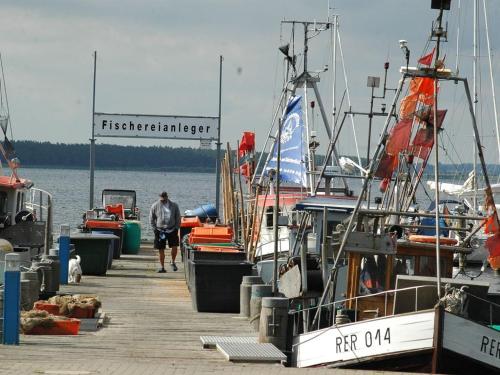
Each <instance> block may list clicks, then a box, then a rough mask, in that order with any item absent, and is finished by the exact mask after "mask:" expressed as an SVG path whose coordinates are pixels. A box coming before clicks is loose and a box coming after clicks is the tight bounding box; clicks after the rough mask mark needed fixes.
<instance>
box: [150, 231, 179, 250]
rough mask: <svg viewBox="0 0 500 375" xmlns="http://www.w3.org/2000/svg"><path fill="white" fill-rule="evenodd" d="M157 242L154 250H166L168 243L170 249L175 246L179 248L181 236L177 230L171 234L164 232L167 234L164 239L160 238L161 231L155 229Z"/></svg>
mask: <svg viewBox="0 0 500 375" xmlns="http://www.w3.org/2000/svg"><path fill="white" fill-rule="evenodd" d="M154 232H155V241H154V248H155V249H158V250H165V248H166V247H167V242H168V247H173V246H179V234H178V233H177V231H176V230H174V231H173V232H171V233H167V232H163V233H164V234H165V236H164V238H162V236H160V234H161V231H159V230H158V229H155V231H154Z"/></svg>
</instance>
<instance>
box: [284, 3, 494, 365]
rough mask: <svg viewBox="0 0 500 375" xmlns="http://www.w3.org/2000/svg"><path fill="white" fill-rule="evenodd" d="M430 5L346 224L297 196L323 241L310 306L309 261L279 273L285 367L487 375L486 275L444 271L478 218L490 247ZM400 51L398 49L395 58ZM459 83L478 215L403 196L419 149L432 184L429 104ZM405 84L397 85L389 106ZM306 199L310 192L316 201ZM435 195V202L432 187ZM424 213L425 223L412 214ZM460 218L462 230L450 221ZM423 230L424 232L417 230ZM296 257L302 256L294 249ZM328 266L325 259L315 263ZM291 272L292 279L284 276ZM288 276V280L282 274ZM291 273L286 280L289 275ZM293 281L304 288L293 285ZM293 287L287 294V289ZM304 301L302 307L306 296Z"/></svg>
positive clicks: (463, 248) (451, 75)
mask: <svg viewBox="0 0 500 375" xmlns="http://www.w3.org/2000/svg"><path fill="white" fill-rule="evenodd" d="M432 7H433V8H434V9H437V10H438V11H439V14H438V17H437V19H436V21H435V22H434V23H433V28H432V36H431V38H430V39H429V42H435V49H433V50H432V51H430V52H429V53H428V54H427V55H425V56H423V57H422V58H420V59H419V66H417V67H416V68H413V67H409V61H408V60H407V64H406V67H402V68H401V73H402V77H401V80H400V83H399V85H398V89H397V91H396V95H395V97H394V100H393V104H392V106H391V109H390V111H389V113H388V115H387V119H386V123H385V126H384V129H383V131H382V136H381V138H380V140H379V143H378V146H377V148H376V150H375V152H374V155H373V158H372V160H371V162H370V165H369V167H368V168H367V172H368V173H367V178H366V179H365V180H364V182H363V188H362V191H361V193H360V195H359V197H358V199H357V201H356V204H355V208H354V210H353V212H352V215H350V217H349V220H348V222H347V223H344V224H343V225H342V226H338V227H337V228H336V230H337V232H338V233H337V235H338V237H337V240H335V236H334V233H332V232H331V230H330V229H329V228H331V226H330V223H332V222H333V220H334V218H335V210H334V209H333V207H331V205H328V204H326V203H325V202H321V201H316V202H309V203H308V205H307V204H306V205H304V208H305V209H306V210H307V211H308V212H310V213H309V214H310V215H315V216H316V218H317V220H316V223H317V231H318V233H319V234H320V235H321V237H323V239H324V240H326V239H327V238H328V237H330V243H331V244H333V243H335V242H336V247H335V246H331V245H330V246H328V245H327V244H328V242H327V241H323V242H322V244H321V246H320V249H319V250H320V251H318V252H317V253H316V254H310V255H309V257H310V258H315V259H316V263H317V264H319V265H320V268H321V273H320V275H321V278H322V280H321V281H322V284H323V287H324V289H323V291H322V293H321V295H320V296H319V297H317V298H316V299H315V300H314V301H313V302H310V300H311V297H312V296H311V295H306V296H305V298H301V297H302V296H301V295H300V294H301V293H302V294H303V293H304V290H302V291H301V288H302V289H304V286H306V289H305V291H306V292H307V290H308V289H307V287H308V286H309V280H310V275H309V274H308V273H307V270H308V268H307V267H309V265H310V264H312V263H313V262H312V261H308V262H302V263H301V267H300V268H299V269H298V267H297V265H295V264H293V263H292V264H289V266H288V269H286V270H285V272H284V273H283V274H282V275H281V279H280V280H281V281H284V285H283V286H284V288H282V287H281V285H280V289H281V290H282V291H283V292H284V293H285V295H287V294H288V295H290V297H291V298H292V299H291V306H292V308H293V309H294V310H295V313H294V324H293V327H292V328H291V330H292V331H293V335H294V337H293V344H292V346H291V352H292V364H293V365H294V366H297V367H311V366H320V365H328V366H332V367H349V368H367V369H389V370H402V371H419V372H432V373H463V374H470V373H477V372H481V373H498V371H499V370H500V357H499V353H500V352H498V350H497V347H498V345H497V344H498V342H499V341H500V331H499V330H498V324H499V322H500V304H499V300H498V297H499V294H498V284H499V281H498V280H493V281H491V282H486V283H485V282H479V281H471V280H470V279H463V278H462V279H458V278H457V279H454V278H452V277H453V276H454V275H453V273H452V272H453V271H452V266H453V263H452V262H453V254H454V253H457V252H458V253H461V254H468V253H470V252H471V251H472V249H471V244H470V241H471V238H472V237H473V236H474V235H475V233H477V231H478V230H479V229H480V228H482V227H483V226H486V233H489V234H490V237H489V238H488V241H489V249H490V251H491V253H492V254H494V253H495V252H497V251H498V249H499V248H500V241H499V237H500V235H499V222H498V216H497V213H496V206H495V203H494V198H493V195H492V192H491V187H490V183H489V178H488V172H487V169H486V164H485V160H484V155H483V153H482V145H481V141H480V137H479V134H478V127H477V123H476V119H475V116H474V111H473V110H472V108H473V105H472V100H471V95H470V91H469V87H468V81H467V79H466V78H464V77H461V76H459V75H458V73H456V72H452V71H451V70H450V69H447V68H446V67H445V66H444V64H443V61H442V59H440V43H441V42H442V39H443V38H444V37H445V35H446V32H447V30H446V29H445V27H444V25H443V21H442V20H443V14H444V11H445V10H447V9H449V8H450V2H449V1H433V2H432ZM407 57H408V59H409V54H408V55H407ZM446 82H457V83H459V84H461V85H463V87H464V89H465V94H466V96H467V98H468V105H469V109H470V115H471V117H470V118H471V123H472V129H473V131H474V133H475V135H476V137H475V142H476V147H477V150H480V152H479V153H478V157H479V159H480V162H481V169H482V173H483V177H484V180H485V186H486V189H485V194H486V198H485V202H486V206H487V213H488V217H487V219H486V220H485V218H484V217H481V216H477V217H474V216H470V215H464V214H460V213H455V214H452V213H448V214H447V213H444V212H442V211H440V210H439V209H438V208H436V209H435V210H434V212H422V211H419V210H417V209H415V208H414V207H412V204H411V203H412V200H413V198H414V196H415V191H416V189H417V188H418V186H419V181H420V179H421V177H422V175H423V171H424V169H425V167H426V166H427V162H428V160H429V157H430V155H431V154H434V162H435V164H434V172H435V183H436V185H437V184H439V163H438V161H439V153H438V151H439V147H438V141H439V138H438V136H437V135H438V133H439V129H440V128H441V127H442V124H443V121H444V116H445V114H446V112H445V110H441V109H438V106H437V93H438V87H440V85H441V87H440V89H439V91H440V93H441V92H442V91H444V90H445V88H444V83H446ZM405 83H408V84H409V93H408V95H406V96H405V97H404V98H403V99H402V100H401V103H400V106H399V116H398V121H397V122H395V123H392V119H393V117H392V115H394V114H396V113H397V112H396V107H397V102H398V100H399V97H400V94H401V92H402V89H403V87H404V85H405ZM374 177H379V178H381V179H382V183H381V190H382V192H383V196H382V197H381V198H380V199H376V201H377V204H376V207H371V208H363V207H362V206H361V201H362V199H361V197H362V196H363V195H365V194H366V193H367V190H368V187H369V185H370V183H371V182H372V181H373V178H374ZM317 199H318V198H316V200H317ZM434 201H435V202H440V199H439V190H438V189H437V190H435V196H434ZM426 218H427V219H433V220H434V221H433V224H432V225H430V224H425V223H423V221H424V220H423V219H426ZM442 220H454V222H456V223H457V224H455V226H454V227H452V228H450V229H451V230H454V231H456V232H457V233H459V234H460V236H459V237H458V239H454V238H448V237H446V238H445V237H443V236H441V230H442V227H441V225H440V222H441V221H442ZM466 220H471V221H473V222H474V223H475V224H474V226H473V228H472V229H471V230H467V228H465V227H463V226H460V225H459V224H458V223H461V222H462V223H463V222H465V221H466ZM422 229H434V231H435V232H434V235H422V234H418V230H422ZM305 255H306V256H307V255H308V254H305ZM330 261H331V263H333V264H332V265H331V266H330V267H328V266H327V265H328V264H329V263H330ZM294 273H295V274H296V275H299V274H300V275H302V276H301V279H300V280H301V281H302V285H300V284H298V285H299V287H298V288H297V287H296V288H295V289H293V286H294V285H296V283H293V282H287V280H288V279H291V280H293V279H294V276H293V274H294ZM288 274H291V275H292V276H288ZM295 280H297V277H295ZM304 282H306V283H307V284H305V285H304ZM293 293H298V294H299V295H298V296H293ZM308 300H309V303H308V304H306V303H305V302H307V301H308Z"/></svg>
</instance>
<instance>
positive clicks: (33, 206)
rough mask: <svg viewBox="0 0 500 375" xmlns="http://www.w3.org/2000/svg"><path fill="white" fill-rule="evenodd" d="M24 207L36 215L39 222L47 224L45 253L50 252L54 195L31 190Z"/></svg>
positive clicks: (35, 189)
mask: <svg viewBox="0 0 500 375" xmlns="http://www.w3.org/2000/svg"><path fill="white" fill-rule="evenodd" d="M24 205H25V207H26V209H28V210H29V211H31V212H33V213H34V215H35V217H36V220H37V221H43V222H45V251H46V252H48V251H49V248H50V246H51V245H52V217H53V216H52V194H50V193H49V192H47V191H45V190H42V189H37V188H31V189H30V190H29V192H28V197H27V200H26V202H25V204H24Z"/></svg>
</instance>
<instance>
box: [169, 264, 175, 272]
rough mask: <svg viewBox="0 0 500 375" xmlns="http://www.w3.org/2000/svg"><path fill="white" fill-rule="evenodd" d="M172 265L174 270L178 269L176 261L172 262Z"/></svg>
mask: <svg viewBox="0 0 500 375" xmlns="http://www.w3.org/2000/svg"><path fill="white" fill-rule="evenodd" d="M170 265H171V266H172V269H173V270H174V271H177V265H176V264H175V263H170Z"/></svg>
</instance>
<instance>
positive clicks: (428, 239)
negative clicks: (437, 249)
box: [408, 234, 458, 246]
mask: <svg viewBox="0 0 500 375" xmlns="http://www.w3.org/2000/svg"><path fill="white" fill-rule="evenodd" d="M408 239H409V240H410V241H412V242H423V243H436V236H423V235H417V234H412V235H411V236H409V237H408ZM439 243H440V244H441V245H450V246H454V245H456V244H457V243H458V241H457V240H456V239H455V238H448V237H439Z"/></svg>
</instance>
